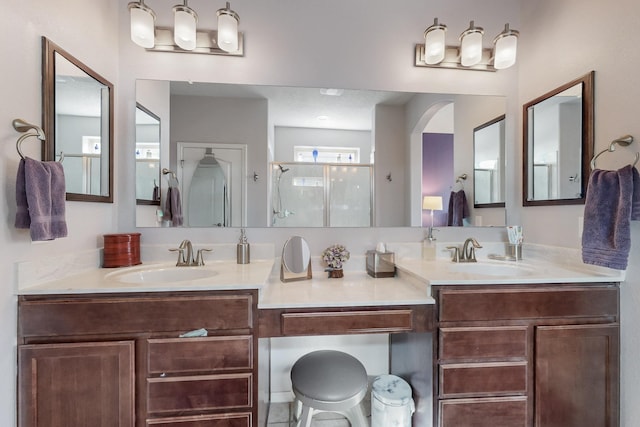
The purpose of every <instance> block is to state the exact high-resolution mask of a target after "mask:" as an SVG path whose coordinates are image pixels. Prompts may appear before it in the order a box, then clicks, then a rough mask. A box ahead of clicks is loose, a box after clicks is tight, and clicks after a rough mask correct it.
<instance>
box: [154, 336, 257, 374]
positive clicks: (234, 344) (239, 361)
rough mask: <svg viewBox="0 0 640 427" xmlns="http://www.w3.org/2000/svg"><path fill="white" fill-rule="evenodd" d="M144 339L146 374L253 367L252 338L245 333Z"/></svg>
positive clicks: (247, 368) (246, 368)
mask: <svg viewBox="0 0 640 427" xmlns="http://www.w3.org/2000/svg"><path fill="white" fill-rule="evenodd" d="M147 342H148V355H149V361H148V366H149V368H148V369H149V373H150V374H162V373H167V374H168V373H189V372H207V371H224V370H240V369H245V370H249V369H252V368H253V345H252V344H253V339H252V337H251V336H249V335H242V336H229V337H198V338H166V339H150V340H147Z"/></svg>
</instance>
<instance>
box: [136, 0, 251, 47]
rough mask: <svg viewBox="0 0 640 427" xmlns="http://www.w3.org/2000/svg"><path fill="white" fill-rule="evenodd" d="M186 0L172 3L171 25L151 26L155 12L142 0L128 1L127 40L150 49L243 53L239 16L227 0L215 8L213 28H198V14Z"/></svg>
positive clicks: (154, 19) (153, 22)
mask: <svg viewBox="0 0 640 427" xmlns="http://www.w3.org/2000/svg"><path fill="white" fill-rule="evenodd" d="M187 2H188V0H183V4H179V5H176V6H174V7H173V14H174V26H173V28H167V27H155V21H156V14H155V13H154V12H153V10H152V9H151V8H150V7H148V6H147V5H146V4H144V0H139V1H135V2H131V3H129V14H130V19H131V40H132V41H133V42H134V43H136V44H137V45H139V46H141V47H144V48H145V49H147V50H149V51H154V52H182V53H202V54H208V55H226V56H244V37H243V34H242V33H241V32H238V24H239V22H240V17H239V16H238V14H237V13H236V12H235V11H233V10H231V5H230V4H229V2H227V3H226V7H224V8H222V9H219V10H218V11H217V24H218V30H217V31H216V30H198V29H197V24H198V14H197V13H196V12H195V11H194V10H193V9H192V8H190V7H189V6H188V4H187Z"/></svg>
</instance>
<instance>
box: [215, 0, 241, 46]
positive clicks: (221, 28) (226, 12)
mask: <svg viewBox="0 0 640 427" xmlns="http://www.w3.org/2000/svg"><path fill="white" fill-rule="evenodd" d="M238 21H239V19H238V15H237V14H236V13H235V12H234V11H233V10H231V9H229V3H227V7H226V8H225V9H220V10H218V40H217V41H218V47H219V48H220V49H222V50H224V51H225V52H235V51H237V50H238Z"/></svg>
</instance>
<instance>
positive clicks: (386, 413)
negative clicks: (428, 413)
mask: <svg viewBox="0 0 640 427" xmlns="http://www.w3.org/2000/svg"><path fill="white" fill-rule="evenodd" d="M414 412H415V404H414V402H413V399H412V398H411V386H410V385H409V384H408V383H407V382H406V381H405V380H403V379H402V378H400V377H397V376H395V375H380V376H379V377H377V378H376V379H375V380H373V385H372V390H371V427H411V416H412V415H413V413H414Z"/></svg>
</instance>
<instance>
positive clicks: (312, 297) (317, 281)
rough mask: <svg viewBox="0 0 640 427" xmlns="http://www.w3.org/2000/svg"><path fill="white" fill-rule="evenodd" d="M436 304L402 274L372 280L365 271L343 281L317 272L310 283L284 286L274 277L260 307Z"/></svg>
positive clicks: (423, 286) (347, 273)
mask: <svg viewBox="0 0 640 427" xmlns="http://www.w3.org/2000/svg"><path fill="white" fill-rule="evenodd" d="M417 304H435V300H434V299H433V298H432V297H431V293H430V292H429V285H428V283H426V282H424V281H419V280H416V279H414V278H411V277H406V276H404V275H400V276H397V277H388V278H377V279H375V278H373V277H371V276H369V275H368V274H367V273H366V272H364V271H345V273H344V277H342V278H340V279H329V278H328V277H327V273H324V272H323V271H322V270H321V271H318V272H316V271H314V277H313V278H312V279H311V280H304V281H298V282H286V283H283V282H281V281H280V279H279V278H277V277H276V278H272V280H270V281H269V284H268V285H267V286H265V287H264V289H263V290H262V295H261V297H260V302H259V303H258V307H259V308H263V309H264V308H309V307H346V306H354V307H358V306H360V307H362V306H383V305H417Z"/></svg>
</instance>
